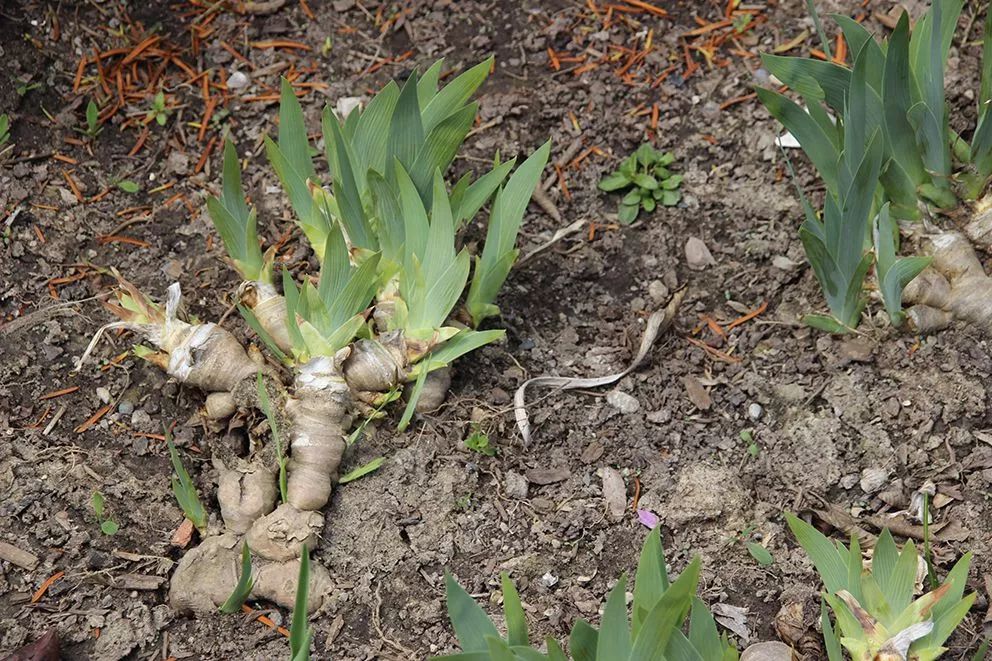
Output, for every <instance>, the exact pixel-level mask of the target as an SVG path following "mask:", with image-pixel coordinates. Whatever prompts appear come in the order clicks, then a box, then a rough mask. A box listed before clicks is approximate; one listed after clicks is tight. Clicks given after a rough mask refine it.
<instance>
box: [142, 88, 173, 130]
mask: <svg viewBox="0 0 992 661" xmlns="http://www.w3.org/2000/svg"><path fill="white" fill-rule="evenodd" d="M171 112H172V111H171V110H169V107H168V105H166V102H165V92H162V91H161V90H160V91H159V92H158V93H157V94H156V95H155V96H154V98H152V107H151V110H149V111H148V114H147V115H146V116H145V120H146V121H149V122H150V121H152V120H153V119H154V120H155V121H156V122H158V125H159V126H165V123H166V122H167V121H168V120H169V114H170V113H171Z"/></svg>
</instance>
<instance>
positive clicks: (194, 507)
mask: <svg viewBox="0 0 992 661" xmlns="http://www.w3.org/2000/svg"><path fill="white" fill-rule="evenodd" d="M165 442H166V445H168V446H169V457H170V459H171V460H172V469H173V470H174V471H175V475H173V476H172V493H173V494H175V496H176V501H178V502H179V507H180V508H182V510H183V514H185V515H186V518H187V519H189V520H190V522H191V523H192V524H193V525H194V526H195V527H196V529H197V530H199V531H200V533H201V534H202V533H203V532H205V531H206V529H207V511H206V509H204V507H203V503H201V502H200V496H199V495H198V494H197V493H196V486H194V484H193V480H192V479H191V478H190V476H189V473H188V472H187V471H186V467H185V466H183V462H182V460H181V459H180V458H179V452H177V451H176V446H175V444H174V443H173V442H172V433H171V432H170V431H169V430H168V429H166V430H165Z"/></svg>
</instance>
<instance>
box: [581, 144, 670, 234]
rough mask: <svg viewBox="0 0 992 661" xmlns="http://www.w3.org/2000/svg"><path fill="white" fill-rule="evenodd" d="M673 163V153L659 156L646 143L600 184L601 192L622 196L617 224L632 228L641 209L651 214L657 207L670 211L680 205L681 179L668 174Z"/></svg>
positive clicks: (658, 153)
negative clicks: (631, 225)
mask: <svg viewBox="0 0 992 661" xmlns="http://www.w3.org/2000/svg"><path fill="white" fill-rule="evenodd" d="M674 162H675V155H674V154H673V153H672V152H665V153H661V152H659V151H657V150H655V148H654V147H652V146H651V145H650V144H648V143H645V144H643V145H641V146H640V147H638V148H637V151H635V152H634V153H633V154H631V155H630V156H628V157H627V158H626V159H624V161H623V163H621V164H620V167H619V168H617V170H616V171H615V172H613V173H611V174H608V175H607V176H606V177H604V178H603V180H602V181H600V182H599V188H600V190H604V191H607V192H625V194H624V197H623V199H622V200H621V201H620V208H619V210H618V211H617V215H618V216H619V218H620V222H622V223H624V224H625V225H629V224H631V223H632V222H634V221H635V220H637V216H638V214H639V213H640V212H641V210H642V209H643V210H644V211H646V212H647V213H651V212H652V211H654V210H655V208H656V207H657V205H659V204H660V205H662V206H666V207H673V206H675V205H676V204H678V203H679V200H681V199H682V193H680V192H679V187H680V186H681V185H682V179H683V175H681V174H675V173H673V172H672V171H671V170H670V166H671V165H672V164H673V163H674Z"/></svg>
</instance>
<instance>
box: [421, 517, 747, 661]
mask: <svg viewBox="0 0 992 661" xmlns="http://www.w3.org/2000/svg"><path fill="white" fill-rule="evenodd" d="M699 569H700V562H699V559H698V558H696V559H695V560H693V561H692V562H691V563H690V564H689V566H688V567H686V569H685V571H683V572H682V574H681V575H680V576H679V577H678V579H677V580H675V581H674V582H671V581H670V580H669V578H668V572H667V570H666V569H665V555H664V550H663V549H662V546H661V533H660V531H659V529H658V528H655V529H654V530H652V531H651V534H649V535H648V537H647V540H646V541H645V543H644V548H643V549H642V550H641V557H640V560H639V562H638V564H637V575H636V579H635V582H634V601H633V604H632V606H631V614H630V618H628V615H627V605H626V588H627V579H626V577H625V576H624V577H621V579H620V581H619V582H618V583H617V584H616V586H615V587H614V588H613V590H611V591H610V594H609V596H608V597H607V600H606V608H605V610H604V611H603V617H602V621H601V623H600V628H599V629H596V628H594V627H592V626H591V625H589V624H588V623H587V622H585V621H584V620H578V621H577V622H576V623H575V625H574V626H573V627H572V632H571V635H570V636H569V644H568V648H569V654H570V655H571V658H573V659H576V660H580V661H626V660H630V661H644V660H646V659H706V660H707V661H736V659H738V658H739V655H738V652H737V650H736V649H735V648H734V647H733V646H732V645H731V644H730V643H729V642H728V641H727V638H726V636H721V635H720V634H719V632H718V631H717V628H716V622H715V620H714V619H713V616H712V614H710V612H709V609H707V608H706V605H705V604H703V602H702V601H701V600H700V599H699V598H698V597H696V587H697V584H698V582H699ZM445 583H446V587H447V595H448V617H449V618H450V619H451V624H452V626H453V627H454V629H455V635H456V636H457V638H458V643H459V645H460V646H461V648H462V650H463V651H462V653H461V654H455V655H451V656H446V657H435V659H445V658H447V659H465V660H467V659H473V660H476V659H478V660H479V661H485V660H487V659H491V660H493V661H514V660H517V659H519V660H520V661H530V660H531V659H549V660H550V661H565V660H566V659H567V658H568V657H566V656H565V654H564V652H563V651H562V648H561V646H560V645H559V644H558V642H557V641H555V640H554V639H552V638H548V639H546V647H547V653H546V654H544V653H541V652H538V651H537V650H535V649H534V648H533V647H531V646H530V643H529V636H528V633H527V621H526V618H525V616H524V611H523V608H522V607H521V605H520V597H519V595H518V594H517V591H516V588H515V587H514V585H513V583H512V582H511V581H510V580H509V579H508V578H507V577H506V575H505V574H504V575H503V576H502V585H503V611H504V616H505V621H506V630H507V636H506V637H505V638H504V637H502V636H500V634H499V631H498V630H497V629H496V625H495V624H493V622H492V621H491V620H490V619H489V617H488V616H487V615H486V613H485V611H484V610H482V608H481V607H480V606H479V605H478V604H476V603H475V601H474V600H473V599H472V597H471V596H469V595H468V593H467V592H465V590H464V589H463V588H462V587H461V586H459V585H458V583H457V582H456V581H455V580H454V579H453V578H451V576H447V577H446V579H445ZM683 629H684V631H683Z"/></svg>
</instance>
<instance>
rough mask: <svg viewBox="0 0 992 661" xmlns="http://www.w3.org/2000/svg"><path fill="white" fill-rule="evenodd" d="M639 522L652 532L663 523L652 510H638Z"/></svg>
mask: <svg viewBox="0 0 992 661" xmlns="http://www.w3.org/2000/svg"><path fill="white" fill-rule="evenodd" d="M637 520H638V521H640V522H641V523H643V524H644V525H645V526H647V527H648V528H651V529H652V530H654V529H655V528H657V527H658V524H659V523H661V519H659V518H658V515H657V514H655V513H654V512H652V511H651V510H637Z"/></svg>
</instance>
